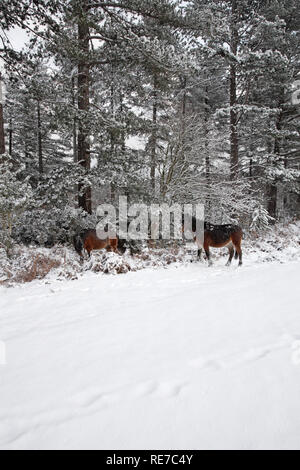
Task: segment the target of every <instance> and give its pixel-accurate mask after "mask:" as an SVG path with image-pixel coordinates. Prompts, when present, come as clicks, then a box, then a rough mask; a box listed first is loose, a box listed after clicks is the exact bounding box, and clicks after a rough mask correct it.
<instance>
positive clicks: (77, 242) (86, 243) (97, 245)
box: [73, 230, 123, 258]
mask: <svg viewBox="0 0 300 470" xmlns="http://www.w3.org/2000/svg"><path fill="white" fill-rule="evenodd" d="M73 243H74V248H75V250H76V252H77V253H78V254H79V256H80V257H81V258H83V251H84V250H86V251H87V253H88V255H89V256H91V252H92V251H94V250H102V249H106V250H107V251H113V252H114V253H118V252H119V250H120V251H121V252H122V249H123V244H122V241H121V240H119V239H118V238H106V239H104V240H101V239H100V238H98V237H97V233H96V230H86V231H85V232H83V233H81V234H80V235H75V237H74V238H73Z"/></svg>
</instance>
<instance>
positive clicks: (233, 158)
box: [230, 0, 239, 180]
mask: <svg viewBox="0 0 300 470" xmlns="http://www.w3.org/2000/svg"><path fill="white" fill-rule="evenodd" d="M231 15H232V24H231V52H232V54H234V55H235V56H236V54H237V51H238V41H239V37H238V24H237V23H238V4H237V0H232V1H231ZM236 104H237V65H236V63H235V62H232V63H231V65H230V173H231V178H232V179H233V180H235V179H236V178H237V176H238V166H239V138H238V130H237V126H238V114H237V111H236V109H235V106H236Z"/></svg>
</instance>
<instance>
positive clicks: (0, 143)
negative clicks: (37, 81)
mask: <svg viewBox="0 0 300 470" xmlns="http://www.w3.org/2000/svg"><path fill="white" fill-rule="evenodd" d="M4 153H5V136H4V119H3V94H2V76H1V72H0V155H3V154H4Z"/></svg>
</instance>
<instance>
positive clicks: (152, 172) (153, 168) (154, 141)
mask: <svg viewBox="0 0 300 470" xmlns="http://www.w3.org/2000/svg"><path fill="white" fill-rule="evenodd" d="M156 146H157V76H156V74H154V77H153V105H152V136H151V170H150V179H151V186H152V189H153V190H155V172H156Z"/></svg>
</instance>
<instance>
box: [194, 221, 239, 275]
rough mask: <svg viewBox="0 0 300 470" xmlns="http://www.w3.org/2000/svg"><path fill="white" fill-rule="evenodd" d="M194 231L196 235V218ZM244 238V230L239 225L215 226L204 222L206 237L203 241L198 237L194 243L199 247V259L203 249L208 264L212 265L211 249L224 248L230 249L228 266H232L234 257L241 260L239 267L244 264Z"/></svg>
mask: <svg viewBox="0 0 300 470" xmlns="http://www.w3.org/2000/svg"><path fill="white" fill-rule="evenodd" d="M192 230H193V232H194V233H196V218H195V217H193V218H192ZM242 238H243V230H242V228H241V227H240V226H238V225H233V224H227V225H213V224H211V223H209V222H204V237H203V240H202V241H200V240H198V238H197V237H195V238H194V241H195V242H196V243H197V245H198V248H199V249H198V258H199V259H200V258H201V254H202V249H204V251H205V254H206V257H207V260H208V264H209V265H212V261H211V256H210V251H209V248H210V247H212V248H223V247H225V246H227V247H228V251H229V258H228V261H227V263H226V266H230V264H231V261H232V258H233V256H234V257H235V259H239V266H242V264H243V253H242Z"/></svg>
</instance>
